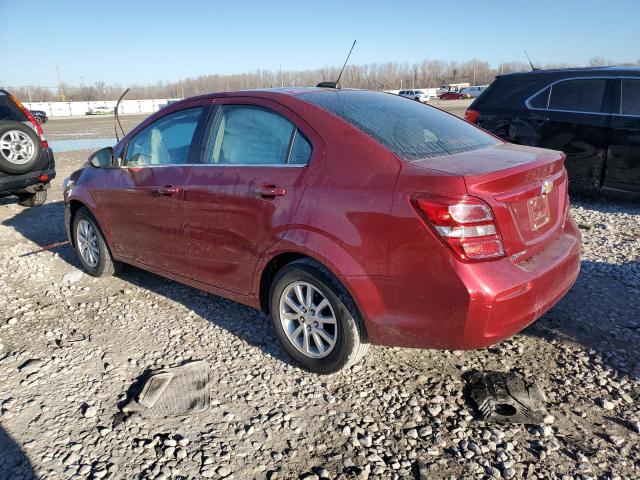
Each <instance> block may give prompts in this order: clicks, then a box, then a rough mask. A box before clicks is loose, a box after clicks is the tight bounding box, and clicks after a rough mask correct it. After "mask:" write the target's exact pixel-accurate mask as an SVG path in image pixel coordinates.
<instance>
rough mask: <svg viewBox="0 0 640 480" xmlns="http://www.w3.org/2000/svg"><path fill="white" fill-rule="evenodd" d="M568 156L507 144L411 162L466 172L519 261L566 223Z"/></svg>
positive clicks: (472, 191) (470, 190)
mask: <svg viewBox="0 0 640 480" xmlns="http://www.w3.org/2000/svg"><path fill="white" fill-rule="evenodd" d="M564 158H565V157H564V154H562V153H561V152H556V151H553V150H545V149H541V148H533V147H524V146H520V145H512V144H508V143H504V144H500V145H496V146H493V147H488V148H483V149H480V150H473V151H469V152H463V153H459V154H455V155H448V156H442V157H434V158H428V159H424V160H419V161H416V162H412V163H413V164H414V165H416V166H419V167H424V168H429V169H433V170H438V171H442V172H446V173H449V174H453V175H460V176H462V177H463V179H464V182H465V186H466V188H467V193H468V194H469V195H472V196H474V197H478V198H481V199H482V200H484V201H485V202H487V203H488V204H489V205H490V206H491V208H492V210H493V213H494V216H495V218H496V223H497V226H498V229H499V231H500V234H501V236H502V240H503V243H504V247H505V250H506V253H507V255H508V256H511V257H513V258H514V259H518V261H521V260H525V259H527V258H529V257H531V256H533V255H535V254H536V253H538V252H539V251H540V250H542V249H543V248H544V247H545V246H546V245H547V244H548V243H549V242H550V241H552V240H553V239H554V238H555V237H556V236H557V235H558V234H559V233H560V232H561V230H562V228H563V225H564V221H565V218H566V214H567V208H568V199H567V174H566V170H565V169H564Z"/></svg>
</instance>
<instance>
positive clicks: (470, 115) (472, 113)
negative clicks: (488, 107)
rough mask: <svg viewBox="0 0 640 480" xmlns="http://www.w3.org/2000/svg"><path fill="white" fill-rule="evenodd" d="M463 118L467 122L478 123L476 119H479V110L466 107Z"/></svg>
mask: <svg viewBox="0 0 640 480" xmlns="http://www.w3.org/2000/svg"><path fill="white" fill-rule="evenodd" d="M464 119H465V120H466V121H467V122H469V123H478V120H479V119H480V112H479V111H477V110H472V109H470V108H467V111H466V112H464Z"/></svg>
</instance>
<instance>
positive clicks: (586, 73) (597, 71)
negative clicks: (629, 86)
mask: <svg viewBox="0 0 640 480" xmlns="http://www.w3.org/2000/svg"><path fill="white" fill-rule="evenodd" d="M575 76H581V77H597V76H604V77H616V76H623V77H626V76H629V77H634V76H640V67H582V68H553V69H548V70H532V71H530V72H515V73H507V74H505V75H498V76H497V77H496V78H505V79H506V78H508V79H519V78H522V79H525V78H541V79H542V78H547V77H549V78H551V77H553V78H562V77H575Z"/></svg>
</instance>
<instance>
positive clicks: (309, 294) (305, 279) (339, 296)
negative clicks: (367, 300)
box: [270, 260, 369, 374]
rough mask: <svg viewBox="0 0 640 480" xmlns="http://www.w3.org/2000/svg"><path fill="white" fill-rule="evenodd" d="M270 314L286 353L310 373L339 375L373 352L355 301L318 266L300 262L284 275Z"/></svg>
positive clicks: (279, 279) (274, 291) (275, 283)
mask: <svg viewBox="0 0 640 480" xmlns="http://www.w3.org/2000/svg"><path fill="white" fill-rule="evenodd" d="M270 310H271V319H272V321H273V325H274V327H275V330H276V333H277V335H278V338H279V340H280V342H281V343H282V345H283V347H284V349H285V350H286V351H287V353H288V354H289V355H291V357H293V358H294V360H296V362H297V363H298V364H300V365H301V366H302V367H303V368H304V369H306V370H309V371H311V372H314V373H320V374H328V373H334V372H337V371H338V370H341V369H343V368H348V367H350V366H351V365H353V364H355V363H356V362H357V361H358V360H360V359H361V358H362V357H363V356H364V354H365V353H366V352H367V350H368V347H369V344H368V343H366V337H365V334H364V328H363V327H362V323H361V319H360V317H359V315H358V312H357V309H356V308H355V305H354V303H353V300H352V299H351V297H350V296H349V295H348V294H347V293H346V292H345V291H344V288H343V287H342V286H341V285H340V284H339V283H338V282H337V281H336V280H335V279H334V278H333V276H332V275H331V274H330V273H329V272H328V271H326V270H325V269H324V268H323V267H321V266H320V265H318V264H316V263H315V262H309V261H305V260H301V261H296V262H293V263H291V264H289V265H287V266H286V267H284V268H283V269H282V270H280V272H278V274H277V275H276V278H275V279H274V281H273V285H272V288H271V298H270Z"/></svg>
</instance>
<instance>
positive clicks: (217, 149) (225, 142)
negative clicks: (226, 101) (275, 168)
mask: <svg viewBox="0 0 640 480" xmlns="http://www.w3.org/2000/svg"><path fill="white" fill-rule="evenodd" d="M297 132H298V131H297V128H296V126H295V125H294V124H293V123H291V122H290V121H289V120H287V119H286V118H285V117H283V116H282V115H280V114H279V113H276V112H274V111H273V110H269V109H267V108H263V107H259V106H254V105H223V106H221V107H220V110H219V111H218V113H217V115H216V119H215V122H214V124H213V127H212V130H211V135H210V137H209V144H208V146H207V154H206V158H207V163H210V164H214V165H215V164H232V165H284V164H287V163H296V164H306V163H307V162H308V160H309V157H310V155H311V146H310V144H309V142H308V141H307V140H306V139H305V138H304V136H303V135H302V134H298V133H297Z"/></svg>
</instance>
